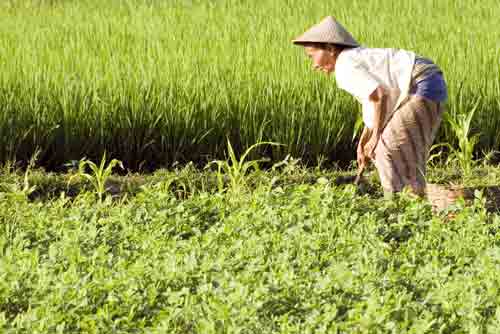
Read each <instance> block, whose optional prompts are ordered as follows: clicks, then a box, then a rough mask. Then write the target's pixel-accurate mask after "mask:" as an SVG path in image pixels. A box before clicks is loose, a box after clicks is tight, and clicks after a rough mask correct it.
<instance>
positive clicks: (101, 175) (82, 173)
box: [69, 153, 124, 202]
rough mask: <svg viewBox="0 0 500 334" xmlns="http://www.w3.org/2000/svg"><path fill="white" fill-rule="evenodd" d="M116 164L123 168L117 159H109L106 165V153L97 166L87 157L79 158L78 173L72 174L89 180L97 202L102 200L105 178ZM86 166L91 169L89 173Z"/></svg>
mask: <svg viewBox="0 0 500 334" xmlns="http://www.w3.org/2000/svg"><path fill="white" fill-rule="evenodd" d="M116 166H118V167H120V168H122V169H123V168H124V167H123V164H122V162H121V161H119V160H117V159H113V160H111V161H110V162H108V164H107V165H106V153H104V154H103V156H102V159H101V163H100V164H99V166H98V165H97V164H95V163H94V162H92V161H90V160H88V159H82V160H80V162H79V164H78V173H77V174H76V175H74V177H82V178H85V179H86V180H87V181H89V182H90V184H91V185H92V187H93V188H94V191H95V193H96V195H97V198H98V199H99V202H102V199H103V196H104V194H105V192H106V180H107V179H108V178H109V177H110V175H111V172H112V171H113V168H115V167H116ZM87 168H89V169H90V170H91V173H87V172H86V170H87ZM71 181H72V179H70V180H69V183H71Z"/></svg>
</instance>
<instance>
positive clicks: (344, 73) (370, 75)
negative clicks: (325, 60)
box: [335, 47, 415, 128]
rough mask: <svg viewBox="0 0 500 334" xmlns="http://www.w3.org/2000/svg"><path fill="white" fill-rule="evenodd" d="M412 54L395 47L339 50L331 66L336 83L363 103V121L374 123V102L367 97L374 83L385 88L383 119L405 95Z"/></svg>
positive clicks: (408, 85)
mask: <svg viewBox="0 0 500 334" xmlns="http://www.w3.org/2000/svg"><path fill="white" fill-rule="evenodd" d="M414 63H415V53H413V52H411V51H405V50H398V49H372V48H364V47H358V48H354V49H346V50H344V51H342V52H341V53H340V55H339V57H338V58H337V63H336V65H335V78H336V81H337V85H338V86H339V87H340V88H341V89H343V90H345V91H347V92H348V93H349V94H351V95H353V96H354V97H355V98H356V99H357V100H358V101H359V102H360V103H361V104H362V106H363V121H364V123H365V125H366V126H367V127H368V128H373V125H374V114H375V109H374V104H373V102H371V101H370V100H369V96H370V95H371V94H372V93H373V92H374V91H375V89H376V88H377V87H378V86H383V87H384V88H385V89H386V90H387V91H388V93H389V94H388V99H387V113H386V117H385V120H384V122H383V124H385V122H386V121H387V120H388V119H390V117H391V116H392V113H393V112H394V111H395V110H396V109H397V108H398V107H399V105H400V104H401V102H402V101H403V100H404V99H405V98H406V97H407V96H408V92H409V90H410V82H411V74H412V70H413V65H414Z"/></svg>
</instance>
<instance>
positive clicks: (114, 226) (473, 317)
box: [0, 159, 500, 333]
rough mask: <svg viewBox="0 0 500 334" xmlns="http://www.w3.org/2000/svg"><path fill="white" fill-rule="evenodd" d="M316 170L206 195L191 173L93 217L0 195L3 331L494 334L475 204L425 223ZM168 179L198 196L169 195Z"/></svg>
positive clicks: (163, 176)
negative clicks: (270, 184) (242, 189)
mask: <svg viewBox="0 0 500 334" xmlns="http://www.w3.org/2000/svg"><path fill="white" fill-rule="evenodd" d="M241 161H242V159H240V160H238V162H241ZM104 165H105V164H104ZM108 166H109V165H108ZM101 169H102V168H101ZM278 170H279V171H278ZM316 172H317V171H314V170H309V171H307V172H305V171H304V170H303V168H301V167H300V166H298V165H297V164H296V162H295V160H287V161H285V162H283V163H282V164H281V166H277V168H276V169H275V170H274V171H269V172H266V173H257V174H259V175H261V176H262V177H267V178H269V179H271V178H272V179H274V178H277V180H276V181H275V186H273V187H270V188H269V187H267V186H259V185H257V187H255V188H252V189H247V191H245V192H242V193H236V192H215V193H213V192H207V191H202V190H201V189H202V187H201V186H195V185H194V183H196V182H198V181H196V180H199V179H202V178H205V177H206V179H210V175H211V172H210V171H208V170H206V171H204V172H201V173H200V172H195V171H194V170H192V169H191V168H190V167H187V168H186V169H179V170H174V171H170V172H165V171H162V172H158V173H157V174H155V175H151V176H147V177H146V176H145V180H144V184H143V186H142V187H141V190H140V191H139V192H138V193H136V194H135V195H134V196H130V197H129V198H128V199H127V200H126V201H111V202H110V204H109V205H101V206H96V205H95V199H94V198H93V196H86V194H85V193H82V194H80V195H78V196H77V197H76V198H74V199H69V198H68V197H64V196H55V197H53V198H52V199H48V200H43V201H27V200H26V199H22V198H20V197H16V196H3V193H0V199H1V200H0V278H1V279H0V332H2V333H112V332H115V333H237V332H239V333H388V332H394V333H474V332H476V333H496V332H497V329H498V327H499V326H500V316H499V315H500V309H499V306H498V305H500V299H499V293H498V287H499V286H500V278H499V276H498V266H499V264H500V248H499V244H500V238H499V235H498V231H499V230H500V217H499V215H498V214H497V213H490V212H487V211H486V210H485V198H484V197H483V195H482V194H481V193H479V192H478V193H476V195H475V199H474V201H473V202H472V203H471V204H470V205H465V203H464V202H463V201H459V202H457V203H456V204H455V205H454V206H452V207H450V208H449V210H448V212H444V213H443V214H433V213H432V211H431V207H430V205H429V204H428V203H426V202H424V201H421V200H419V199H415V198H413V197H411V196H409V195H408V194H406V193H402V194H400V195H399V196H395V197H394V198H393V199H392V200H386V199H383V198H380V197H376V196H375V197H369V196H366V195H363V196H360V195H358V194H357V191H356V187H354V186H352V185H348V186H342V187H336V186H334V185H333V184H332V182H330V181H331V180H333V179H334V175H329V174H316ZM488 173H491V174H493V173H496V175H497V176H500V171H499V170H498V169H496V170H491V171H489V172H488ZM32 174H33V173H32ZM32 174H31V175H32ZM306 174H307V176H308V177H310V178H312V179H315V180H316V182H306V181H304V182H297V180H298V179H302V180H307V178H306ZM431 174H432V173H431ZM169 176H170V178H173V179H174V181H173V182H169V184H168V186H167V185H165V186H164V187H161V186H158V184H161V182H162V181H163V180H168V179H170V178H169ZM189 176H190V177H189ZM497 176H495V177H494V178H497ZM9 177H10V179H9ZM16 177H19V178H20V179H23V178H24V176H23V175H18V176H16V175H8V174H5V175H2V179H3V180H12V182H15V178H16ZM248 177H249V175H247V178H248ZM491 177H493V176H491ZM189 178H190V179H191V180H192V182H193V184H192V185H191V186H187V179H189ZM176 179H180V180H183V181H182V182H183V183H185V184H186V189H195V188H196V189H198V191H189V192H190V195H189V196H186V197H182V198H178V197H177V196H172V190H173V188H172V187H173V185H174V183H175V182H176ZM483 179H484V177H483ZM5 182H7V181H5ZM9 182H10V181H9ZM29 182H33V181H32V180H31V179H30V181H29ZM197 184H202V183H201V182H200V183H197ZM174 193H175V192H174ZM447 214H453V215H454V218H452V219H450V218H447ZM457 240H460V242H457Z"/></svg>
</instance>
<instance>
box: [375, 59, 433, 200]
mask: <svg viewBox="0 0 500 334" xmlns="http://www.w3.org/2000/svg"><path fill="white" fill-rule="evenodd" d="M434 71H440V70H439V68H438V67H437V66H436V65H434V64H431V65H427V64H426V65H422V66H418V67H417V66H415V68H414V69H413V75H412V85H414V84H415V83H416V82H418V80H421V79H422V78H425V76H426V75H429V74H430V73H434ZM441 113H442V105H441V103H436V102H433V101H431V100H429V99H427V98H425V97H422V96H418V95H409V96H408V97H407V98H406V100H405V101H404V102H403V103H402V104H401V106H400V107H399V108H398V110H397V111H396V112H395V113H394V114H393V116H392V117H391V119H390V120H389V121H388V122H387V123H386V126H385V128H384V130H383V131H382V135H381V137H380V140H379V142H378V144H377V148H376V149H375V161H374V162H375V166H376V168H377V171H378V174H379V177H380V181H381V183H382V187H383V189H384V192H386V193H393V192H398V191H401V190H402V189H403V188H404V187H405V186H410V187H411V188H412V190H413V191H414V192H415V193H417V194H420V195H423V194H424V192H425V186H426V181H425V168H426V163H427V159H428V156H429V150H430V147H431V145H432V142H433V141H434V138H435V137H436V134H437V130H438V128H439V125H440V123H441Z"/></svg>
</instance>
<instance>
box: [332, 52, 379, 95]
mask: <svg viewBox="0 0 500 334" xmlns="http://www.w3.org/2000/svg"><path fill="white" fill-rule="evenodd" d="M337 65H338V66H336V69H335V78H336V80H337V85H338V86H339V87H340V88H341V89H343V90H345V91H347V92H348V93H349V94H351V95H353V96H355V97H357V98H358V99H359V100H362V101H363V100H368V98H369V96H370V95H371V94H372V93H373V92H374V91H375V89H377V87H378V86H379V85H380V84H381V82H380V81H379V80H377V78H376V77H375V76H374V75H373V74H372V73H370V71H369V70H368V68H367V66H366V64H364V63H362V62H360V61H356V60H354V59H351V58H349V59H347V60H344V61H342V62H340V63H339V64H337Z"/></svg>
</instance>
